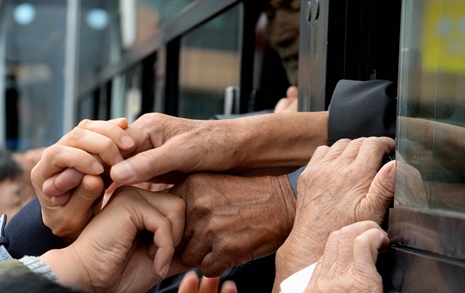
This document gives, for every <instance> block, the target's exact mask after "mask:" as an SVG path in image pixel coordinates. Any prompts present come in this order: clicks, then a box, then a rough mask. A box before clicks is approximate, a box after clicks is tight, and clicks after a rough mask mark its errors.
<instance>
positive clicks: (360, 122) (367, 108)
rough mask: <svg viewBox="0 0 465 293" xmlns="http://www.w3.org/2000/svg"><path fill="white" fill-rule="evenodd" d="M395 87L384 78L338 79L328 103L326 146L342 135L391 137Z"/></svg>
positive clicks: (395, 109) (393, 127)
mask: <svg viewBox="0 0 465 293" xmlns="http://www.w3.org/2000/svg"><path fill="white" fill-rule="evenodd" d="M396 95H397V87H396V84H395V83H393V82H391V81H387V80H370V81H356V80H341V81H339V82H338V83H337V85H336V88H335V90H334V94H333V96H332V98H331V104H330V106H329V118H328V145H329V146H331V145H332V144H333V143H335V142H336V141H338V140H339V139H342V138H349V139H355V138H359V137H368V136H389V137H392V138H394V137H395V131H396V118H397V99H396Z"/></svg>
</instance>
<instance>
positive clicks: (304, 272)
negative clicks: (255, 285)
mask: <svg viewBox="0 0 465 293" xmlns="http://www.w3.org/2000/svg"><path fill="white" fill-rule="evenodd" d="M315 266H316V263H314V264H312V265H310V266H308V267H306V268H304V269H301V270H300V271H298V272H297V273H294V274H293V275H291V276H290V277H288V278H287V279H286V280H284V281H282V282H281V285H280V289H281V293H303V292H304V291H305V288H307V285H308V283H309V282H310V279H311V278H312V275H313V270H314V269H315Z"/></svg>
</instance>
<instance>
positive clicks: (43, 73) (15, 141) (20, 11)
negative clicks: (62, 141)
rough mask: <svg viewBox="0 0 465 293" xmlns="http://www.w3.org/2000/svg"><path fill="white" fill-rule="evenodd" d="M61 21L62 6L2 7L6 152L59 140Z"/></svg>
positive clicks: (24, 4)
mask: <svg viewBox="0 0 465 293" xmlns="http://www.w3.org/2000/svg"><path fill="white" fill-rule="evenodd" d="M66 15H67V5H66V1H47V0H44V1H32V2H29V3H28V2H19V1H3V3H2V6H1V11H0V17H1V19H0V21H1V25H0V39H1V41H0V47H1V48H0V62H1V64H0V69H1V70H0V73H1V75H2V76H1V78H2V79H3V80H2V82H1V83H0V84H1V85H0V89H1V90H2V93H1V95H2V98H3V99H4V101H3V102H2V107H5V109H4V113H6V123H4V121H2V122H1V123H2V127H5V132H2V133H4V134H5V137H6V140H5V141H6V147H7V148H9V149H12V150H19V151H23V150H27V149H30V148H37V147H42V146H46V145H49V144H51V143H53V142H55V141H56V140H57V139H58V138H59V137H61V135H62V132H63V130H62V129H61V128H62V127H63V115H62V113H63V96H64V84H65V81H64V74H63V72H64V63H65V57H64V54H65V53H64V52H65V39H66V29H67V25H66V24H67V23H66ZM2 117H4V116H3V115H2Z"/></svg>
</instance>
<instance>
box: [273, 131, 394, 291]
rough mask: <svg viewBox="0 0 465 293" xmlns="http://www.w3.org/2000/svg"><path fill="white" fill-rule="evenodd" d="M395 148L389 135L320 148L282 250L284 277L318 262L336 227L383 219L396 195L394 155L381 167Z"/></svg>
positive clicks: (304, 177)
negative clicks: (390, 160) (385, 158)
mask: <svg viewBox="0 0 465 293" xmlns="http://www.w3.org/2000/svg"><path fill="white" fill-rule="evenodd" d="M393 150H394V140H392V139H391V138H387V137H381V138H376V137H370V138H359V139H356V140H352V141H351V140H348V139H343V140H340V141H338V142H336V143H335V144H334V145H333V146H332V147H331V148H329V147H320V148H318V149H317V150H316V152H315V154H314V156H313V157H312V159H311V160H310V162H309V163H308V165H307V167H306V168H305V170H304V172H303V173H302V174H301V175H300V178H299V181H298V186H297V190H298V196H297V208H296V216H295V220H294V226H293V228H292V231H291V233H290V235H289V237H288V238H287V240H286V242H285V243H284V244H283V246H282V247H281V248H280V249H279V250H278V253H277V257H276V265H277V270H278V269H279V274H278V273H277V278H276V279H277V280H278V282H279V281H280V280H284V279H285V278H287V277H288V276H289V275H291V274H292V273H294V272H296V271H298V270H300V269H302V268H304V267H306V266H307V265H309V264H311V263H313V262H316V261H317V260H318V258H319V257H320V256H321V255H322V253H323V249H324V246H325V243H326V240H327V239H328V236H329V234H330V233H331V232H334V231H337V230H339V229H341V228H342V227H344V226H347V225H350V224H352V223H355V222H358V221H363V220H372V221H375V222H376V223H378V224H381V222H382V221H383V218H384V215H385V213H386V210H387V208H388V207H389V204H390V203H391V202H392V200H393V197H394V185H395V184H394V179H395V175H394V174H395V168H394V161H392V162H390V163H388V164H386V165H385V166H383V167H382V168H381V169H380V170H379V171H378V169H379V167H380V165H381V162H382V158H383V156H384V155H386V154H389V153H391V152H392V151H393ZM309 262H310V263H309ZM274 290H277V288H276V283H275V288H274ZM274 292H276V291H274Z"/></svg>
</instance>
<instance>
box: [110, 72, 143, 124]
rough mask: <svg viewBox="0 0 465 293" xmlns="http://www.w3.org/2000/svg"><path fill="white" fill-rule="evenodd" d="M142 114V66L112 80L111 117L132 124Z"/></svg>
mask: <svg viewBox="0 0 465 293" xmlns="http://www.w3.org/2000/svg"><path fill="white" fill-rule="evenodd" d="M141 112H142V65H138V66H136V67H135V68H133V69H131V70H129V71H127V72H126V73H125V74H122V75H118V76H116V77H115V78H113V82H112V103H111V117H112V118H118V117H126V118H127V119H128V120H129V123H132V122H134V120H136V119H137V118H138V117H139V116H140V114H141Z"/></svg>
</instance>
